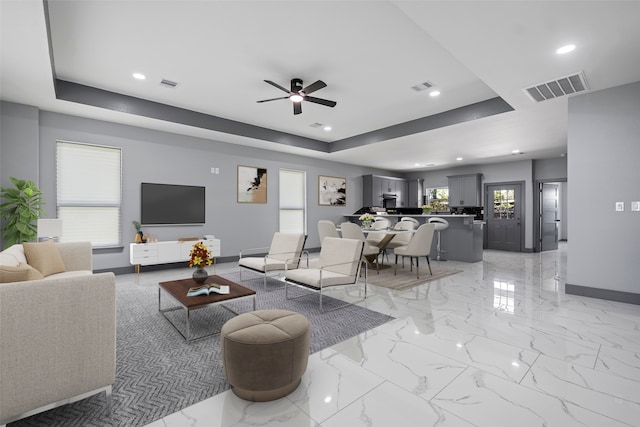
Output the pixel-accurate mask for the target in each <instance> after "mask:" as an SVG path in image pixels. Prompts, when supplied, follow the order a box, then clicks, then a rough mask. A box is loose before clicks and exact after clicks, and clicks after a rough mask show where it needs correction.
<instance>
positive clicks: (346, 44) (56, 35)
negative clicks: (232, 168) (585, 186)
mask: <svg viewBox="0 0 640 427" xmlns="http://www.w3.org/2000/svg"><path fill="white" fill-rule="evenodd" d="M0 6H1V9H0V18H1V24H2V33H1V36H2V39H1V43H2V44H1V47H2V50H1V57H0V59H1V63H0V73H1V74H0V96H1V99H2V100H6V101H11V102H19V103H24V104H28V105H34V106H37V107H39V108H40V109H42V110H47V111H55V112H62V113H68V114H74V115H79V116H83V117H89V118H96V119H101V120H108V121H112V122H117V123H124V124H130V125H136V126H142V127H146V128H153V129H159V130H164V131H169V132H175V133H180V134H185V135H192V136H198V137H204V138H210V139H215V140H220V141H225V142H230V143H235V144H243V145H249V146H255V147H261V148H266V149H270V150H276V151H282V152H290V153H295V154H300V155H305V156H311V157H316V158H323V159H328V160H334V161H338V162H345V163H352V164H360V165H366V166H372V167H378V168H382V169H389V170H398V171H409V170H421V169H426V168H425V167H424V166H421V167H416V166H414V165H415V164H416V163H419V164H421V165H425V164H433V165H435V166H433V168H443V167H450V166H453V165H462V164H479V163H493V162H501V161H510V160H521V159H524V158H536V159H541V158H552V157H558V156H560V155H562V154H563V153H566V150H567V148H566V145H567V144H566V140H567V136H566V135H567V98H566V97H565V98H559V99H555V100H550V101H545V102H542V103H539V104H536V103H534V102H532V101H531V100H530V99H529V98H528V96H527V95H526V94H525V93H524V91H523V88H525V87H528V86H531V85H534V84H537V83H541V82H544V81H548V80H551V79H555V78H559V77H563V76H566V75H569V74H573V73H576V72H579V71H583V72H584V74H585V76H586V80H587V83H588V85H589V88H590V90H601V89H605V88H608V87H612V86H617V85H621V84H625V83H630V82H634V81H639V80H640V25H638V16H640V2H638V1H623V2H615V1H566V2H561V1H548V2H542V1H493V2H490V1H466V2H463V1H451V0H448V1H206V0H200V1H179V0H173V1H151V0H139V1H126V0H125V1H98V0H94V1H72V0H65V1H58V0H49V2H48V10H49V18H50V25H51V41H52V46H51V49H50V47H49V42H48V36H47V29H46V22H45V13H44V9H45V6H44V5H43V3H42V2H41V1H39V0H22V1H13V0H0ZM567 43H574V44H576V46H577V48H576V50H575V51H574V52H572V53H570V54H567V55H563V56H560V55H557V54H555V50H556V48H558V47H560V46H562V45H565V44H567ZM50 52H53V58H51V56H50ZM52 60H53V62H54V64H55V65H54V71H53V72H52V66H51V62H52ZM134 72H141V73H144V74H145V75H146V76H147V79H146V80H145V81H138V80H135V79H133V78H132V73H134ZM54 73H55V74H54ZM296 77H297V78H301V79H303V80H304V83H305V85H307V84H310V83H312V82H314V81H315V80H319V79H321V80H323V81H324V82H326V83H327V85H328V86H327V87H326V88H324V89H321V90H319V91H317V92H315V93H314V94H313V96H316V97H320V98H326V99H330V100H334V101H336V102H337V106H336V107H335V108H328V107H325V106H321V105H316V104H312V103H308V102H305V103H303V107H302V109H303V113H302V114H301V115H297V116H294V115H293V114H292V106H291V103H290V101H288V100H278V101H273V102H269V103H260V104H259V103H256V101H257V100H259V99H266V98H275V97H279V96H284V95H285V94H284V93H283V92H281V91H279V90H278V89H277V88H275V87H273V86H270V85H268V84H267V83H265V82H264V81H263V80H265V79H267V80H273V81H275V82H276V83H279V84H280V85H282V86H284V87H289V81H290V80H291V79H292V78H296ZM54 78H58V79H61V80H66V81H70V82H74V83H80V84H83V85H87V86H92V87H96V88H99V89H103V90H108V91H112V92H117V93H121V94H126V95H130V96H134V97H138V98H142V99H146V100H150V101H155V102H160V103H163V104H168V105H173V106H177V107H180V108H183V109H187V110H193V111H196V112H200V113H205V114H208V115H213V116H218V117H222V118H225V119H230V120H235V121H239V122H243V123H248V124H251V125H256V126H261V127H265V128H269V129H273V130H276V131H280V132H286V133H290V134H294V135H299V136H303V137H306V138H312V139H316V140H320V141H322V142H323V143H327V144H330V143H331V142H333V141H338V140H341V139H343V138H348V137H353V136H356V135H360V134H363V133H367V132H371V131H375V130H378V129H381V128H385V127H388V126H392V125H396V124H399V123H403V122H407V121H410V120H414V119H419V118H422V117H426V116H431V115H433V114H437V113H443V112H446V111H448V110H452V109H455V108H458V107H463V106H466V105H469V104H473V103H476V102H480V101H485V100H488V99H491V98H494V97H501V98H503V99H504V100H505V101H506V102H507V103H509V104H510V105H511V106H512V107H513V108H514V111H511V112H507V113H502V114H498V115H494V116H491V117H486V118H481V119H478V120H474V121H469V122H465V123H461V124H456V125H451V126H447V127H442V128H439V129H435V130H430V131H427V132H421V133H417V134H413V135H409V136H403V137H400V138H395V139H391V140H387V141H383V142H377V143H374V144H370V145H365V146H361V147H356V148H349V149H346V150H342V151H337V152H332V153H323V152H319V151H314V150H309V149H303V148H297V147H295V146H289V145H283V144H278V143H274V142H269V141H265V140H260V139H256V138H247V137H243V136H238V135H232V134H227V133H224V132H220V131H212V130H207V129H200V128H197V127H193V126H186V125H181V124H176V123H170V122H165V121H161V120H157V119H150V118H147V117H142V116H136V115H133V114H127V113H122V112H116V111H110V110H106V109H103V108H98V107H91V106H87V105H83V104H77V103H73V102H68V101H62V100H58V99H56V94H55V91H54V84H53V81H54ZM163 78H165V79H169V80H173V81H176V82H178V83H179V85H178V87H177V88H175V89H167V88H164V87H161V86H160V85H159V81H160V80H161V79H163ZM424 81H429V82H431V83H433V84H434V85H435V87H436V88H437V89H438V90H440V92H441V95H440V96H439V97H437V98H433V97H430V96H429V95H428V91H424V92H415V91H414V90H412V89H411V87H412V86H414V85H417V84H419V83H422V82H424ZM313 123H322V124H326V125H330V126H332V131H331V132H326V131H324V130H323V129H322V128H313V127H311V126H310V125H311V124H313ZM514 149H519V150H521V151H522V152H524V154H521V155H518V156H514V155H512V154H511V151H512V150H514ZM457 157H463V158H464V160H462V161H456V160H455V159H456V158H457Z"/></svg>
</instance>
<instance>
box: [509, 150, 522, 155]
mask: <svg viewBox="0 0 640 427" xmlns="http://www.w3.org/2000/svg"><path fill="white" fill-rule="evenodd" d="M519 152H520V150H511V154H518V153H519Z"/></svg>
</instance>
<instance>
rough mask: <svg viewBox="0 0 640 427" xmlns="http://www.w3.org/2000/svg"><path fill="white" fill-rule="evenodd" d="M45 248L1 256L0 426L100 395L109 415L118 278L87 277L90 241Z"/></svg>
mask: <svg viewBox="0 0 640 427" xmlns="http://www.w3.org/2000/svg"><path fill="white" fill-rule="evenodd" d="M32 245H34V244H32ZM38 245H41V244H38ZM42 245H43V246H32V247H31V248H32V249H36V250H35V251H33V250H31V251H30V253H29V254H27V255H30V256H26V255H25V251H24V248H23V246H22V245H14V246H12V247H11V248H8V249H6V250H5V251H2V252H0V274H1V275H2V277H0V282H5V283H0V379H1V380H0V425H5V424H7V423H9V422H12V421H15V420H18V419H21V418H24V417H27V416H30V415H33V414H36V413H39V412H42V411H45V410H48V409H51V408H54V407H57V406H60V405H63V404H67V403H71V402H74V401H77V400H80V399H83V398H86V397H88V396H91V395H93V394H96V393H100V392H102V391H104V392H105V393H106V400H107V411H110V409H111V386H112V384H113V383H114V381H115V360H116V317H115V316H116V314H115V312H116V310H115V295H116V290H115V276H114V275H113V273H100V274H93V273H92V252H91V244H90V243H89V242H78V243H57V244H54V243H53V242H49V243H47V244H42ZM27 246H28V245H27ZM51 247H53V248H54V250H52V249H51ZM57 254H59V258H58V255H57ZM50 255H51V257H52V258H54V259H55V260H57V266H54V269H53V270H60V264H59V261H60V258H61V259H62V262H63V264H64V267H62V269H63V270H64V271H57V272H55V273H51V271H52V270H51V268H50V264H51V263H50V262H49V261H50V260H48V257H49V256H50ZM27 259H29V265H30V266H33V265H34V264H35V265H37V266H38V268H40V269H42V271H44V272H45V273H49V274H41V271H33V270H32V269H31V268H30V267H29V266H27V265H26V260H27ZM43 259H47V260H46V262H44V265H43V262H42V260H43ZM47 264H48V265H47ZM54 264H56V262H54ZM25 269H27V270H28V273H27V274H26V275H25V273H24V270H25ZM40 276H44V277H43V278H39V279H36V280H29V279H32V278H33V277H40ZM14 279H18V280H22V281H15V282H10V280H14ZM7 282H8V283H7Z"/></svg>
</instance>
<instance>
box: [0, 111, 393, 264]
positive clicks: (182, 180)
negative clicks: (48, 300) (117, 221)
mask: <svg viewBox="0 0 640 427" xmlns="http://www.w3.org/2000/svg"><path fill="white" fill-rule="evenodd" d="M23 110H26V111H28V112H29V113H30V114H28V118H29V120H25V119H24V118H23V117H22V116H23V115H24V114H22V115H19V114H17V113H18V112H23ZM34 110H35V111H34ZM2 113H3V116H2V124H3V131H2V133H3V138H2V141H1V143H2V144H1V145H2V151H1V153H2V164H3V174H4V169H5V168H4V166H5V164H6V165H8V166H7V169H8V170H10V171H11V174H12V175H16V176H18V177H20V178H25V177H27V178H29V179H34V177H37V178H35V179H34V180H35V181H36V182H37V183H38V184H39V186H40V188H41V189H42V190H43V192H44V194H45V197H44V199H45V201H46V203H47V205H46V208H47V214H48V215H47V217H50V218H55V216H56V211H55V204H56V196H55V143H56V141H58V140H65V141H74V142H83V143H90V144H98V145H107V146H115V147H121V148H122V150H123V174H122V178H123V205H122V209H123V210H122V241H123V243H124V245H125V247H124V248H123V249H121V250H115V251H99V252H98V253H96V254H95V256H94V268H95V269H97V270H101V269H111V268H118V267H127V266H129V242H132V241H133V237H134V233H135V230H134V228H133V225H132V224H131V221H132V220H139V219H140V183H141V182H158V183H171V184H186V185H203V186H205V187H206V193H207V210H206V215H207V217H206V225H204V226H171V227H170V226H165V227H144V231H145V232H147V233H154V234H157V235H158V239H159V240H176V239H177V238H179V237H191V236H202V235H204V234H214V235H215V236H216V237H218V238H220V239H221V243H222V256H223V257H228V256H237V254H238V252H239V251H240V250H241V249H243V248H251V247H262V246H266V245H268V244H269V242H270V240H271V237H272V236H273V233H274V232H275V231H277V229H278V192H279V188H278V172H279V169H280V168H287V169H296V170H304V171H306V172H307V208H308V218H307V227H308V229H307V232H308V236H309V237H308V240H307V245H306V247H308V248H317V247H319V246H320V243H319V238H318V232H317V226H316V224H317V222H318V220H320V219H329V220H332V221H334V222H340V221H342V220H343V215H347V214H352V213H353V212H355V211H356V210H357V209H359V208H360V207H361V205H362V175H366V174H382V175H391V173H390V172H389V171H385V170H379V169H373V168H365V167H360V166H354V165H348V164H343V163H337V162H329V161H325V160H319V159H314V158H309V157H301V156H295V155H288V154H283V153H277V152H273V151H268V150H260V149H255V148H250V147H244V146H239V145H233V144H226V143H222V142H218V141H213V140H207V139H201V138H193V137H188V136H182V135H176V134H171V133H166V132H159V131H153V130H148V129H142V128H137V127H132V126H124V125H119V124H114V123H109V122H103V121H97V120H91V119H84V118H80V117H75V116H69V115H63V114H57V113H51V112H46V111H41V112H38V110H37V109H33V108H31V107H28V108H25V107H24V106H20V105H17V104H8V103H3V109H2ZM34 113H35V119H34ZM38 116H39V120H38V119H37V118H38ZM5 124H8V129H9V130H11V132H9V130H7V132H6V133H7V135H6V137H5V126H4V125H5ZM38 134H39V135H40V137H39V143H38V139H36V140H35V141H33V135H36V136H37V135H38ZM24 135H32V138H31V139H32V140H31V141H29V144H25V142H24V140H25V137H24ZM7 153H9V154H8V155H7ZM23 157H24V158H25V162H22V158H23ZM16 165H19V167H16ZM237 165H248V166H260V167H266V168H267V169H268V203H267V204H239V203H237V202H236V191H235V189H236V181H237V176H236V175H237V170H236V167H237ZM212 167H217V168H219V170H220V173H219V174H218V175H214V174H211V168H212ZM7 175H8V172H7ZM318 175H330V176H341V177H346V178H347V205H346V206H345V207H331V206H326V207H325V206H322V207H321V206H318V190H317V188H318ZM7 182H8V178H6V179H5V176H4V175H3V176H2V183H1V184H2V186H5V185H8V184H7Z"/></svg>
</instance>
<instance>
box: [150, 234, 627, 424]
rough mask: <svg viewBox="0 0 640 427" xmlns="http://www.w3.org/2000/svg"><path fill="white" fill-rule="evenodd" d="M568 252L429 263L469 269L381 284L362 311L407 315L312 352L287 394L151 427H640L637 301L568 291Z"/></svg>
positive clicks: (225, 401)
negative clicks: (399, 286)
mask: <svg viewBox="0 0 640 427" xmlns="http://www.w3.org/2000/svg"><path fill="white" fill-rule="evenodd" d="M566 257H567V243H564V244H561V245H560V248H559V249H558V250H557V251H552V252H547V253H543V254H539V253H537V254H531V253H529V254H523V253H509V252H500V251H485V252H484V261H482V262H478V263H473V264H466V263H458V262H441V263H438V262H436V261H432V263H433V264H434V267H435V268H437V267H438V265H439V264H441V265H442V267H443V268H457V269H461V270H463V272H462V273H459V274H456V275H454V276H449V277H446V278H444V279H440V280H438V281H435V282H431V283H426V284H424V285H421V286H419V287H415V288H412V289H409V290H406V291H391V290H388V289H385V288H381V287H375V286H372V287H371V288H370V296H369V298H367V300H366V301H365V302H363V303H361V305H363V306H366V307H368V308H370V309H372V310H377V311H380V312H383V313H386V314H389V315H392V316H394V317H395V318H396V320H394V321H391V322H389V323H387V324H385V325H382V326H380V327H378V328H376V329H373V330H370V331H368V332H366V333H363V334H361V335H359V336H357V337H354V338H352V339H349V340H347V341H344V342H341V343H339V344H337V345H335V346H333V347H331V348H327V349H325V350H323V351H320V352H318V353H315V354H313V355H311V356H310V358H309V366H308V369H307V372H306V373H305V375H304V377H303V379H302V383H301V385H300V387H298V389H297V390H295V391H294V392H293V393H292V394H290V395H289V396H287V397H284V398H282V399H279V400H276V401H273V402H265V403H254V402H247V401H243V400H242V399H239V398H238V397H236V396H235V395H234V394H233V393H232V392H231V391H228V392H224V393H221V394H219V395H216V396H214V397H211V398H209V399H207V400H205V401H202V402H200V403H197V404H195V405H193V406H191V407H188V408H185V409H184V410H182V411H180V412H177V413H174V414H171V415H169V416H167V417H165V418H163V419H161V420H157V421H155V422H153V423H151V424H149V427H177V426H199V427H217V426H292V427H293V426H295V427H299V426H322V427H338V426H340V427H344V426H348V427H354V426H384V427H386V426H402V427H406V426H436V425H437V426H491V427H496V426H518V427H528V426H563V427H566V426H594V427H604V426H638V425H640V306H636V305H630V304H624V303H617V302H611V301H604V300H598V299H591V298H585V297H578V296H572V295H565V293H564V284H565V280H566ZM235 269H236V266H235V265H234V264H233V263H229V264H220V265H219V266H218V267H217V272H218V273H224V272H225V271H232V270H235ZM183 273H184V272H183ZM145 274H149V275H151V276H153V275H167V274H171V273H169V272H153V273H145ZM173 274H175V273H173ZM183 275H184V274H183ZM148 279H152V278H151V277H147V276H145V280H148ZM155 279H156V278H153V280H155ZM334 296H338V297H343V298H345V299H348V297H349V295H348V292H347V293H343V292H342V291H340V292H339V293H338V294H336V295H334Z"/></svg>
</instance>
